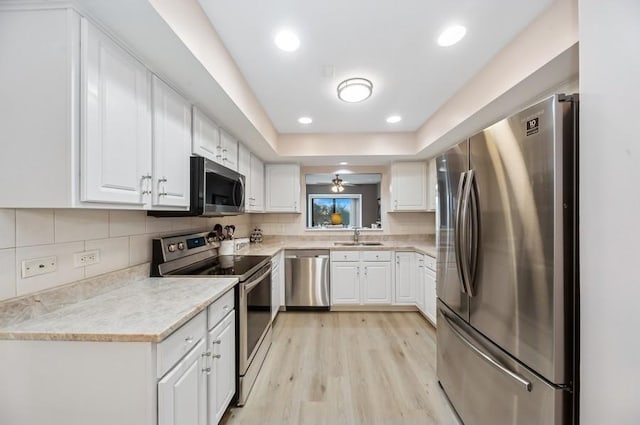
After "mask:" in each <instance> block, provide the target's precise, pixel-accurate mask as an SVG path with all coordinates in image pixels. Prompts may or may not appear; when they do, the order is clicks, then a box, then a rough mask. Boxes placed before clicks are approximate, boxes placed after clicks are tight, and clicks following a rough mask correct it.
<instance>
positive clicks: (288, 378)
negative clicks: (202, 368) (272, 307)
mask: <svg viewBox="0 0 640 425" xmlns="http://www.w3.org/2000/svg"><path fill="white" fill-rule="evenodd" d="M273 336H274V337H273V344H272V346H271V349H270V351H269V354H268V356H267V358H266V360H265V363H264V365H263V367H262V370H261V372H260V375H259V376H258V379H257V380H256V383H255V386H254V387H253V390H252V392H251V394H250V396H249V400H248V402H247V404H246V405H245V406H244V407H242V408H233V409H231V410H230V411H229V412H227V414H226V415H225V417H224V418H223V420H222V423H223V424H225V425H241V424H242V425H258V424H269V425H276V424H278V425H280V424H282V425H285V424H292V425H293V424H296V425H316V424H317V425H320V424H326V425H339V424H354V425H355V424H357V425H360V424H362V425H365V424H366V425H376V424H380V425H387V424H388V425H403V424H405V425H409V424H411V425H414V424H422V425H429V424H447V425H448V424H458V422H457V420H456V418H455V416H454V413H453V412H452V410H451V407H450V406H449V404H448V402H447V400H446V399H445V396H444V394H443V392H442V390H441V389H440V387H439V385H438V381H437V378H436V372H435V367H436V342H435V330H434V328H433V327H432V326H431V325H430V324H429V323H427V322H426V321H425V319H423V318H422V316H420V315H419V314H418V313H413V312H398V313H396V312H394V313H386V312H384V313H383V312H331V313H327V312H323V313H315V312H281V313H279V315H278V317H277V319H276V322H275V325H274V334H273Z"/></svg>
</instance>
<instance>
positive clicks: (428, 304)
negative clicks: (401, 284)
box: [424, 267, 437, 325]
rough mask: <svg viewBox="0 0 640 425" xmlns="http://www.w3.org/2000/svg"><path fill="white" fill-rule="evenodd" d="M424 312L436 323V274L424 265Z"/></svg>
mask: <svg viewBox="0 0 640 425" xmlns="http://www.w3.org/2000/svg"><path fill="white" fill-rule="evenodd" d="M424 270H425V273H424V276H425V314H426V315H427V317H428V318H429V319H431V322H432V323H433V324H434V325H435V324H436V317H437V315H436V274H435V272H434V271H432V270H429V269H427V268H426V267H425V269H424Z"/></svg>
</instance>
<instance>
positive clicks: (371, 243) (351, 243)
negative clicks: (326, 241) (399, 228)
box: [333, 242, 382, 246]
mask: <svg viewBox="0 0 640 425" xmlns="http://www.w3.org/2000/svg"><path fill="white" fill-rule="evenodd" d="M333 244H334V245H336V246H381V245H382V242H334V243H333Z"/></svg>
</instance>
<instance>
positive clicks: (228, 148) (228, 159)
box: [220, 129, 238, 171]
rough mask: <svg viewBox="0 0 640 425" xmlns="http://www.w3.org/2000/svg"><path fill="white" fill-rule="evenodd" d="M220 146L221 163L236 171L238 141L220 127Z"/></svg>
mask: <svg viewBox="0 0 640 425" xmlns="http://www.w3.org/2000/svg"><path fill="white" fill-rule="evenodd" d="M220 147H221V148H222V165H224V166H225V167H227V168H230V169H232V170H233V171H238V141H237V140H236V139H234V138H233V137H232V136H231V135H230V134H229V133H227V132H226V131H224V130H222V129H220Z"/></svg>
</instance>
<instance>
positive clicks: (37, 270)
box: [22, 255, 58, 279]
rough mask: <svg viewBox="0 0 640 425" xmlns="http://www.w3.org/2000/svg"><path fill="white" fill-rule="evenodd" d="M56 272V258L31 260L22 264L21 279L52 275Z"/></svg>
mask: <svg viewBox="0 0 640 425" xmlns="http://www.w3.org/2000/svg"><path fill="white" fill-rule="evenodd" d="M56 270H58V257H56V256H55V255H54V256H52V257H43V258H32V259H31V260H24V261H23V262H22V278H23V279H26V278H28V277H33V276H38V275H41V274H46V273H53V272H55V271H56Z"/></svg>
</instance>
